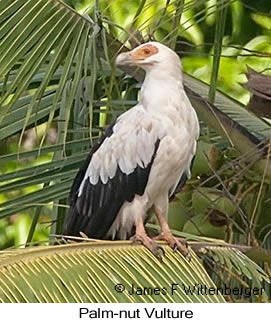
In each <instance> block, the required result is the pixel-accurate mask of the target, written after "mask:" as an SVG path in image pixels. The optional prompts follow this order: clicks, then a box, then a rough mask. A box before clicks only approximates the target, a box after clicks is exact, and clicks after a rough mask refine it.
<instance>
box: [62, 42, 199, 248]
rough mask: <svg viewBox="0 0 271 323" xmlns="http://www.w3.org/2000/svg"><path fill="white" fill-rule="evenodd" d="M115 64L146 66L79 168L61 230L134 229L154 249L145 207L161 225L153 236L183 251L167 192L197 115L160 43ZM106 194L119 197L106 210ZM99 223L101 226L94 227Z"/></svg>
mask: <svg viewBox="0 0 271 323" xmlns="http://www.w3.org/2000/svg"><path fill="white" fill-rule="evenodd" d="M116 63H117V64H118V65H136V66H140V67H142V68H143V69H144V70H145V71H146V76H145V80H144V83H143V85H142V89H141V94H140V100H139V103H138V104H137V105H136V106H135V107H133V108H131V109H130V110H129V111H127V112H125V113H123V114H122V115H121V116H120V117H119V118H118V119H117V120H116V122H115V124H114V125H113V126H112V127H111V130H110V131H109V133H108V134H106V135H105V137H104V138H103V139H102V142H101V143H100V144H98V145H97V147H96V148H95V147H94V150H93V151H92V152H91V154H90V156H89V158H88V161H87V165H85V166H84V167H83V169H81V171H80V172H79V174H78V176H77V178H76V180H75V183H74V185H73V189H72V192H71V199H72V203H71V211H70V213H69V215H68V216H67V218H66V221H65V233H66V234H79V233H80V232H79V231H82V232H84V233H85V234H87V235H88V236H90V237H100V238H111V239H115V238H116V237H117V238H119V239H127V238H129V237H130V236H131V234H132V233H133V231H135V237H136V239H137V240H140V241H141V242H142V243H143V244H144V245H145V246H146V247H148V248H149V249H150V250H151V251H152V252H154V253H157V252H158V246H157V245H156V243H155V242H154V241H153V240H151V239H150V238H149V237H147V235H146V233H145V230H144V223H145V219H146V213H147V211H148V210H149V209H151V208H152V209H153V210H154V212H155V213H156V215H157V217H158V220H159V222H160V225H161V235H160V238H163V239H165V240H166V241H167V242H168V243H169V245H171V247H173V248H178V249H179V250H180V251H181V252H182V253H183V254H187V251H186V250H185V248H184V247H183V246H182V245H181V242H179V241H177V240H176V239H175V238H173V237H172V235H171V233H170V231H169V229H168V226H167V213H168V201H169V197H170V196H171V195H172V194H174V192H175V190H176V188H177V186H178V183H180V181H181V184H182V185H183V184H184V182H185V180H186V179H187V178H189V177H190V167H191V163H192V159H193V156H194V154H195V151H196V141H197V139H198V136H199V123H198V119H197V115H196V113H195V111H194V109H193V107H192V106H191V103H190V101H189V99H188V98H187V96H186V94H185V92H184V89H183V79H182V69H181V62H180V59H179V57H178V56H177V55H176V54H175V53H174V52H173V51H172V50H171V49H169V48H168V47H166V46H164V45H162V44H160V43H157V42H149V43H147V44H143V45H141V46H139V47H137V48H135V49H134V50H132V51H130V52H126V53H122V54H120V55H119V56H118V57H117V60H116ZM140 181H141V182H140ZM122 190H123V191H122ZM127 190H129V192H128V191H127ZM115 191H116V192H115ZM108 192H111V195H112V194H113V195H114V194H115V195H114V196H115V197H116V199H117V198H118V201H120V203H118V205H117V206H115V205H114V207H113V208H114V212H115V213H114V212H113V211H112V212H111V213H110V212H109V213H110V215H107V210H108V211H109V210H110V208H111V206H112V205H110V201H111V203H114V201H112V199H110V197H107V193H108ZM98 193H99V194H98ZM89 195H90V196H89ZM97 199H98V201H97ZM92 200H93V201H92ZM107 200H108V201H109V202H106V201H107ZM84 201H85V203H84ZM89 201H92V202H89ZM115 202H116V201H115ZM95 203H96V204H97V203H98V204H97V205H96V204H95ZM99 206H100V209H99ZM89 209H91V211H89ZM100 210H103V213H104V214H101V212H99V211H100ZM95 212H96V213H95ZM112 213H114V214H112ZM107 216H108V218H106V217H107ZM109 217H110V221H109ZM103 222H106V223H107V224H106V226H104V229H103V230H100V228H98V225H99V223H100V225H101V226H103ZM95 225H96V226H97V228H96V229H97V230H96V229H95ZM134 228H136V229H135V230H134ZM95 230H96V231H95ZM95 232H99V234H98V233H97V234H96V233H95Z"/></svg>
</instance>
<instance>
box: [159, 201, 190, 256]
mask: <svg viewBox="0 0 271 323" xmlns="http://www.w3.org/2000/svg"><path fill="white" fill-rule="evenodd" d="M154 212H155V214H156V216H157V219H158V221H159V224H160V227H161V232H160V234H159V235H158V236H157V237H155V238H154V239H155V240H164V241H166V242H167V244H168V245H169V246H170V247H171V248H172V249H173V250H174V251H175V250H178V251H180V252H181V254H182V255H183V256H185V257H186V258H188V259H190V258H191V254H190V252H189V250H188V246H187V243H186V241H185V240H184V239H177V238H175V237H174V236H173V235H172V233H171V231H170V229H169V226H168V223H167V221H166V218H165V217H164V215H163V213H162V212H161V211H160V210H159V209H158V208H156V207H154Z"/></svg>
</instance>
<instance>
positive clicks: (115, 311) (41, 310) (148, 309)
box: [0, 304, 271, 323]
mask: <svg viewBox="0 0 271 323" xmlns="http://www.w3.org/2000/svg"><path fill="white" fill-rule="evenodd" d="M270 310H271V304H1V305H0V313H1V321H2V322H27V323H37V322H39V323H45V322H46V323H48V322H50V321H51V322H65V323H76V322H81V323H83V322H109V321H110V322H128V321H130V322H139V321H140V320H143V319H144V321H150V322H154V321H158V322H165V321H166V322H173V321H174V322H177V321H178V322H180V321H181V322H194V323H195V322H201V323H202V322H208V323H217V322H219V323H224V322H225V323H228V322H229V320H232V321H233V322H238V321H239V322H246V323H249V322H253V323H255V322H257V321H259V320H260V319H261V318H266V317H269V314H270Z"/></svg>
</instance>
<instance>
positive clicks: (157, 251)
mask: <svg viewBox="0 0 271 323" xmlns="http://www.w3.org/2000/svg"><path fill="white" fill-rule="evenodd" d="M130 240H131V241H132V242H133V243H137V242H139V243H141V244H142V245H143V246H145V247H146V248H147V249H149V250H150V252H151V253H152V254H153V255H154V256H155V257H156V258H158V259H159V260H160V261H162V258H163V257H164V256H165V250H164V248H163V247H161V246H159V245H158V244H157V243H156V242H155V241H153V240H152V239H151V238H149V237H148V236H147V235H146V236H145V235H144V236H139V235H134V236H132V237H131V238H130Z"/></svg>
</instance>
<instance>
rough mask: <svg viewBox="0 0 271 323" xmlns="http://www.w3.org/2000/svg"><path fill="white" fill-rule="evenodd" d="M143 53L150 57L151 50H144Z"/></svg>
mask: <svg viewBox="0 0 271 323" xmlns="http://www.w3.org/2000/svg"><path fill="white" fill-rule="evenodd" d="M143 52H144V54H145V55H150V53H151V51H150V49H149V48H144V49H143Z"/></svg>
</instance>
